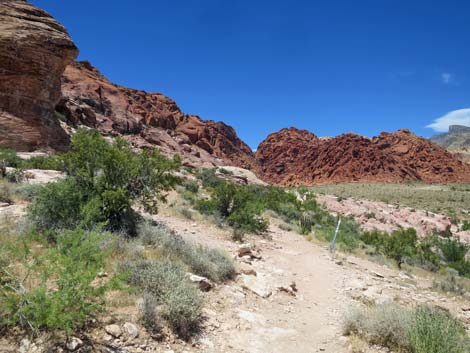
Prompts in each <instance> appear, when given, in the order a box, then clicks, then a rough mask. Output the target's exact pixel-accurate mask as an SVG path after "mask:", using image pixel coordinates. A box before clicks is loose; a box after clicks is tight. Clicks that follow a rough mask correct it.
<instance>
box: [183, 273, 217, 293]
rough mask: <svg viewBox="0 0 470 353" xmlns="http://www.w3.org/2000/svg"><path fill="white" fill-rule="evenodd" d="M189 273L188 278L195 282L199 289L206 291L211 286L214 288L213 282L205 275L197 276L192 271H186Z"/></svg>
mask: <svg viewBox="0 0 470 353" xmlns="http://www.w3.org/2000/svg"><path fill="white" fill-rule="evenodd" d="M188 275H189V280H190V281H191V282H193V283H196V284H197V285H198V286H199V289H200V290H202V291H204V292H208V291H210V290H211V289H212V288H214V283H212V282H211V281H210V280H209V279H207V278H206V277H202V276H198V275H195V274H193V273H188Z"/></svg>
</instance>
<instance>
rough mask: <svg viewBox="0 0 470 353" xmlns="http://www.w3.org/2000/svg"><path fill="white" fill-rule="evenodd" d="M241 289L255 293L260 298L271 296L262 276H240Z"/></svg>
mask: <svg viewBox="0 0 470 353" xmlns="http://www.w3.org/2000/svg"><path fill="white" fill-rule="evenodd" d="M241 278H242V287H243V288H245V289H247V290H249V291H251V292H253V293H255V294H256V295H258V296H260V297H262V298H268V297H269V296H271V294H272V291H271V290H270V289H269V288H268V285H267V283H266V280H265V279H264V277H263V276H257V277H254V276H247V275H242V276H241Z"/></svg>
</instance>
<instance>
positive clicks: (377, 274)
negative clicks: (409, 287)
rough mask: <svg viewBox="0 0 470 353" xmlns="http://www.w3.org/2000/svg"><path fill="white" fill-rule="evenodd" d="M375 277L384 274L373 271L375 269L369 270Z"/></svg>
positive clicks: (382, 276)
mask: <svg viewBox="0 0 470 353" xmlns="http://www.w3.org/2000/svg"><path fill="white" fill-rule="evenodd" d="M371 273H372V274H373V275H374V276H375V277H378V278H385V276H384V275H383V274H381V273H379V272H375V271H372V272H371Z"/></svg>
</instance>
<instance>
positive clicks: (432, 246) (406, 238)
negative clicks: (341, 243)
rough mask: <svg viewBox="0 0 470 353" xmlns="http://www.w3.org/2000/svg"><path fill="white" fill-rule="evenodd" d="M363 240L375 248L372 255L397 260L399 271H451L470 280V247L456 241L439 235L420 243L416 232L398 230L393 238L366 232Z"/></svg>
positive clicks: (391, 235) (383, 234)
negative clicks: (468, 256) (468, 257)
mask: <svg viewBox="0 0 470 353" xmlns="http://www.w3.org/2000/svg"><path fill="white" fill-rule="evenodd" d="M360 240H361V241H362V242H363V243H364V244H366V245H368V246H371V247H372V251H369V255H373V254H375V253H380V254H383V255H385V256H387V257H389V258H391V259H393V260H395V261H396V263H397V265H398V267H401V266H402V265H403V264H408V265H412V266H419V267H422V268H424V269H425V270H429V271H432V272H436V271H438V270H439V269H442V268H445V267H450V268H452V269H454V270H455V271H457V273H458V274H459V275H460V276H466V277H470V262H469V261H467V260H466V258H465V255H466V253H467V252H468V251H469V247H468V245H466V244H463V243H460V242H459V241H457V240H454V239H451V238H442V237H439V236H437V235H433V236H427V237H425V238H421V239H418V237H417V235H416V230H414V229H413V228H410V229H399V230H396V231H394V232H392V234H388V233H383V232H379V231H372V232H364V233H363V234H362V235H361V237H360Z"/></svg>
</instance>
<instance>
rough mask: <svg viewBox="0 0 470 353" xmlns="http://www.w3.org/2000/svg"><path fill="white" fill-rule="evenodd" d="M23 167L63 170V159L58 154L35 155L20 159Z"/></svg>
mask: <svg viewBox="0 0 470 353" xmlns="http://www.w3.org/2000/svg"><path fill="white" fill-rule="evenodd" d="M21 167H22V168H23V169H45V170H64V160H63V159H62V158H61V156H60V155H54V156H35V157H31V158H29V159H25V160H23V161H21Z"/></svg>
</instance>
